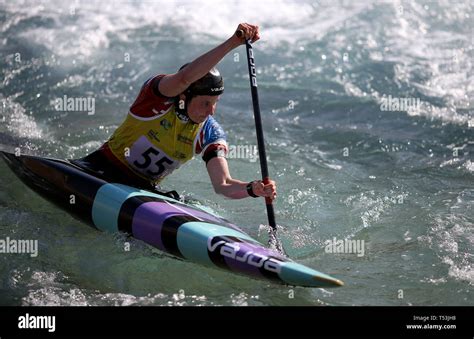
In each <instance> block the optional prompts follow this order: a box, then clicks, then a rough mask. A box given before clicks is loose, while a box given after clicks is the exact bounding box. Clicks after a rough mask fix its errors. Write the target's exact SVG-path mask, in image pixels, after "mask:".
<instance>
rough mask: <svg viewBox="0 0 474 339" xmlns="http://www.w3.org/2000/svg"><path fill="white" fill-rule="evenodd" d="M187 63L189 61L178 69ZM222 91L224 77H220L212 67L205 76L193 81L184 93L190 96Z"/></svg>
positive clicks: (213, 94) (214, 93)
mask: <svg viewBox="0 0 474 339" xmlns="http://www.w3.org/2000/svg"><path fill="white" fill-rule="evenodd" d="M187 65H189V63H187V64H184V65H183V66H181V68H180V69H179V70H182V69H183V68H184V67H186V66H187ZM222 93H224V79H222V76H221V73H220V72H219V71H218V69H217V68H215V67H213V68H212V69H211V70H210V71H209V72H208V73H207V74H206V75H205V76H203V77H202V78H201V79H199V80H197V81H195V82H193V83H192V84H191V85H190V86H189V87H188V89H187V90H186V91H185V92H184V94H188V95H189V94H190V96H196V95H212V96H217V95H221V94H222Z"/></svg>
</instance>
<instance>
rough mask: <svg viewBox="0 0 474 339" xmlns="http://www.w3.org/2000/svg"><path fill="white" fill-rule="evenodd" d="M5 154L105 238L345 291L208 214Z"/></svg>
mask: <svg viewBox="0 0 474 339" xmlns="http://www.w3.org/2000/svg"><path fill="white" fill-rule="evenodd" d="M0 154H1V155H2V157H3V159H4V160H5V161H6V163H7V164H8V166H9V167H10V169H11V170H12V171H13V173H15V174H16V175H17V176H18V178H20V179H21V181H23V183H24V184H26V185H27V186H28V187H29V188H31V189H32V190H33V191H34V192H36V193H38V194H39V195H41V196H42V197H43V198H45V199H47V200H49V201H51V202H52V203H54V204H55V205H57V206H58V207H60V208H62V209H63V210H65V211H66V212H68V213H69V214H70V215H72V216H73V217H75V218H77V219H79V220H81V221H83V222H84V223H86V224H88V225H90V226H92V227H94V228H96V229H98V230H100V231H104V232H125V233H128V234H129V235H131V236H132V237H134V238H136V239H139V240H142V241H144V242H146V243H147V244H149V245H151V246H154V247H156V248H158V249H160V250H161V251H163V252H166V253H168V254H170V255H172V256H175V257H178V258H182V259H185V260H189V261H191V262H194V263H197V264H201V265H204V266H210V267H215V268H220V269H225V270H228V271H230V272H232V273H237V274H241V275H245V276H247V277H251V278H258V279H264V280H266V281H269V282H273V283H278V284H283V285H292V286H305V287H337V286H342V285H343V283H342V281H340V280H338V279H336V278H333V277H331V276H329V275H327V274H324V273H321V272H318V271H316V270H314V269H312V268H309V267H307V266H304V265H301V264H298V263H296V262H294V261H293V260H291V259H290V258H288V257H286V256H283V255H280V254H279V253H277V252H275V251H273V250H271V249H269V248H266V247H265V246H264V245H263V244H261V243H260V242H258V241H257V240H255V239H253V238H252V237H250V236H249V235H248V234H246V233H245V232H244V231H242V230H241V228H239V227H238V226H236V225H234V224H232V223H231V222H229V221H228V220H226V219H224V218H222V217H220V216H218V215H217V214H216V213H214V212H213V211H212V210H210V209H208V208H206V207H201V206H195V205H190V204H187V203H184V202H181V201H179V200H176V199H174V198H171V197H169V196H166V195H163V194H160V193H158V192H150V191H146V190H143V189H139V188H135V187H132V186H127V185H124V184H118V183H113V182H107V181H105V180H103V179H102V178H100V176H96V175H93V174H92V173H89V172H87V171H85V170H84V169H82V168H80V167H78V166H76V165H74V164H73V163H71V162H69V161H66V160H59V159H52V158H44V157H39V156H30V155H18V156H17V155H15V154H11V153H7V152H3V151H0Z"/></svg>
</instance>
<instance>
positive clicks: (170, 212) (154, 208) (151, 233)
mask: <svg viewBox="0 0 474 339" xmlns="http://www.w3.org/2000/svg"><path fill="white" fill-rule="evenodd" d="M179 214H183V212H181V211H179V210H177V209H176V208H174V207H173V206H172V205H169V204H165V203H162V202H147V203H144V204H142V205H140V206H139V207H138V208H137V209H136V211H135V214H134V215H133V221H132V233H133V236H134V237H135V238H137V239H140V240H143V241H145V242H146V243H147V244H150V245H152V246H155V247H158V248H159V249H160V250H162V251H165V247H164V245H163V242H162V241H161V228H162V226H163V222H164V221H165V220H166V219H168V218H170V217H172V216H174V215H179Z"/></svg>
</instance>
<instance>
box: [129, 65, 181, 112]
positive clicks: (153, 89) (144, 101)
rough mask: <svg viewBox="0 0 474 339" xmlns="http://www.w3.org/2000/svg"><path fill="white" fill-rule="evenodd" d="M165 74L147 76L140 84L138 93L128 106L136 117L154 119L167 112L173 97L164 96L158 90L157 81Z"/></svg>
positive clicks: (172, 103) (171, 105)
mask: <svg viewBox="0 0 474 339" xmlns="http://www.w3.org/2000/svg"><path fill="white" fill-rule="evenodd" d="M165 75H166V74H157V75H154V76H152V77H150V78H148V79H147V80H146V81H145V82H144V83H143V85H142V88H141V89H140V93H139V94H138V96H137V98H136V99H135V102H134V103H133V105H132V106H131V107H130V114H131V115H132V116H133V117H135V118H138V119H140V118H141V119H156V118H158V117H160V116H162V115H163V114H165V113H167V112H169V110H170V109H171V108H172V107H173V105H174V98H170V97H166V96H164V95H162V94H161V93H160V91H159V90H158V84H159V81H160V80H161V79H162V78H163V77H164V76H165Z"/></svg>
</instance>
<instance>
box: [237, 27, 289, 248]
mask: <svg viewBox="0 0 474 339" xmlns="http://www.w3.org/2000/svg"><path fill="white" fill-rule="evenodd" d="M243 34H244V32H243V31H242V30H239V31H237V36H238V37H239V38H240V37H242V36H243ZM245 45H246V47H247V61H248V66H249V79H250V90H251V92H252V103H253V115H254V118H255V129H256V131H257V144H258V153H259V158H260V168H261V170H262V180H263V183H264V184H265V185H266V184H268V183H269V182H270V179H269V175H268V165H267V154H266V152H265V140H264V138H263V127H262V118H261V116H260V104H259V102H258V91H257V71H256V68H255V59H254V56H253V49H252V45H251V44H250V40H248V39H246V40H245ZM265 205H266V206H267V215H268V224H269V225H270V227H271V228H269V230H268V232H269V234H268V235H269V239H268V245H269V246H270V248H272V249H274V250H275V251H277V252H278V253H280V254H282V255H285V256H286V252H285V249H284V248H283V244H282V243H281V241H280V239H278V237H277V224H276V221H275V211H274V209H273V203H272V199H270V198H265Z"/></svg>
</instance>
